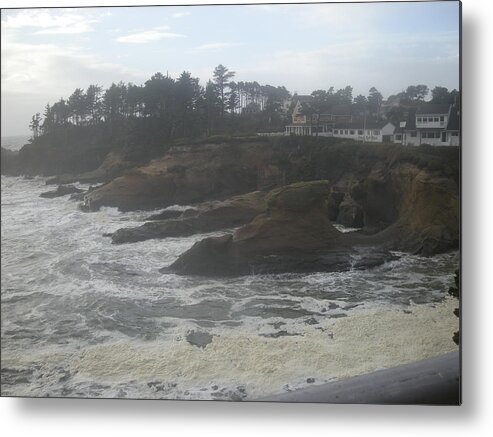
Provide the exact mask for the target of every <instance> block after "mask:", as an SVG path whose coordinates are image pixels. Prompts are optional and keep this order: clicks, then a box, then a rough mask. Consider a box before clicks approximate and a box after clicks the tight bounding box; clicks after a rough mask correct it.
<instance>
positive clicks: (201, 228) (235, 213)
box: [111, 191, 267, 244]
mask: <svg viewBox="0 0 493 437" xmlns="http://www.w3.org/2000/svg"><path fill="white" fill-rule="evenodd" d="M265 197H266V193H265V192H262V191H255V192H253V193H248V194H244V195H240V196H235V197H232V198H230V199H227V200H225V201H210V202H205V203H202V204H200V205H197V206H195V207H194V208H193V209H187V210H185V211H184V212H183V213H180V216H179V217H177V218H172V219H168V220H161V221H159V220H158V221H150V222H147V223H145V224H144V225H142V226H139V227H135V228H122V229H119V230H117V231H116V232H114V233H113V234H112V236H111V238H112V241H113V243H117V244H120V243H131V242H136V241H144V240H149V239H153V238H167V237H183V236H187V235H192V234H196V233H203V232H212V231H216V230H220V229H226V228H233V227H236V226H240V225H243V224H245V223H248V222H249V221H251V220H252V219H253V218H254V217H255V216H257V215H258V214H260V213H262V212H265V210H266V208H267V206H266V201H265ZM170 212H171V213H173V212H174V211H164V212H163V213H161V215H160V216H163V214H164V216H168V214H165V213H170ZM158 216H159V215H158ZM151 217H154V216H151Z"/></svg>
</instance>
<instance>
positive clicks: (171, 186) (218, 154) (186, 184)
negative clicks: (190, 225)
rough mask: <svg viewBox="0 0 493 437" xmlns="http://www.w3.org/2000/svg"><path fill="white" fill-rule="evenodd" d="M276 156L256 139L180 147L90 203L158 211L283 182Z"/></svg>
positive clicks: (93, 195) (104, 189)
mask: <svg viewBox="0 0 493 437" xmlns="http://www.w3.org/2000/svg"><path fill="white" fill-rule="evenodd" d="M271 155H272V151H271V150H269V149H268V148H265V145H264V144H262V143H255V142H252V143H249V144H248V145H238V146H231V145H229V144H209V145H207V144H206V145H202V146H201V147H176V148H174V149H172V150H171V151H170V152H169V153H167V154H166V155H165V156H164V157H163V158H161V159H157V160H154V161H151V162H150V163H149V164H148V165H146V166H143V167H139V168H137V169H135V170H134V171H132V172H131V173H128V174H126V175H123V176H121V177H119V178H116V179H114V180H113V181H111V182H110V183H108V184H106V185H104V186H103V187H101V188H99V189H97V190H95V191H93V192H92V193H90V195H88V197H87V206H88V207H89V208H90V209H98V208H99V207H101V206H115V207H118V208H119V209H121V210H134V209H154V208H160V207H166V206H169V205H173V204H185V205H187V204H191V203H197V202H202V201H205V200H213V199H225V198H227V197H230V196H233V195H236V194H242V193H247V192H251V191H255V190H257V189H258V188H262V187H264V186H266V185H269V184H270V185H272V184H278V182H279V178H278V174H277V172H276V170H277V169H275V170H272V169H270V168H269V165H268V161H269V159H271V157H272V156H271Z"/></svg>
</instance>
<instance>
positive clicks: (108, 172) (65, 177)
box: [46, 152, 135, 185]
mask: <svg viewBox="0 0 493 437" xmlns="http://www.w3.org/2000/svg"><path fill="white" fill-rule="evenodd" d="M134 165H135V164H134V163H133V162H132V161H130V160H128V159H126V157H125V156H124V155H122V154H120V153H116V152H110V153H108V155H107V156H106V158H105V159H104V161H103V163H102V164H101V165H100V166H99V167H98V168H97V169H96V170H92V171H88V172H85V173H80V174H61V175H57V176H54V177H52V178H50V179H48V180H47V181H46V184H47V185H50V184H73V183H74V182H82V183H97V182H109V181H111V180H112V179H114V178H116V177H118V176H121V175H122V174H124V173H125V172H127V171H129V170H130V169H132V168H133V167H134Z"/></svg>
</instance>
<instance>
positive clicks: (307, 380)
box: [306, 378, 315, 384]
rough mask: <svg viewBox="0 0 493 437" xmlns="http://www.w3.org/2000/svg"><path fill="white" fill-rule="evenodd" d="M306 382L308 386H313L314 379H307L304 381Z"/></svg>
mask: <svg viewBox="0 0 493 437" xmlns="http://www.w3.org/2000/svg"><path fill="white" fill-rule="evenodd" d="M306 382H307V383H308V384H313V383H314V382H315V378H307V379H306Z"/></svg>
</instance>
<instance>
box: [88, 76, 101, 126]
mask: <svg viewBox="0 0 493 437" xmlns="http://www.w3.org/2000/svg"><path fill="white" fill-rule="evenodd" d="M102 91H103V88H102V87H101V86H99V85H89V86H88V87H87V91H86V104H85V106H86V110H87V112H88V115H89V123H92V124H97V123H99V121H100V120H101V116H102V107H101V93H102Z"/></svg>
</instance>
